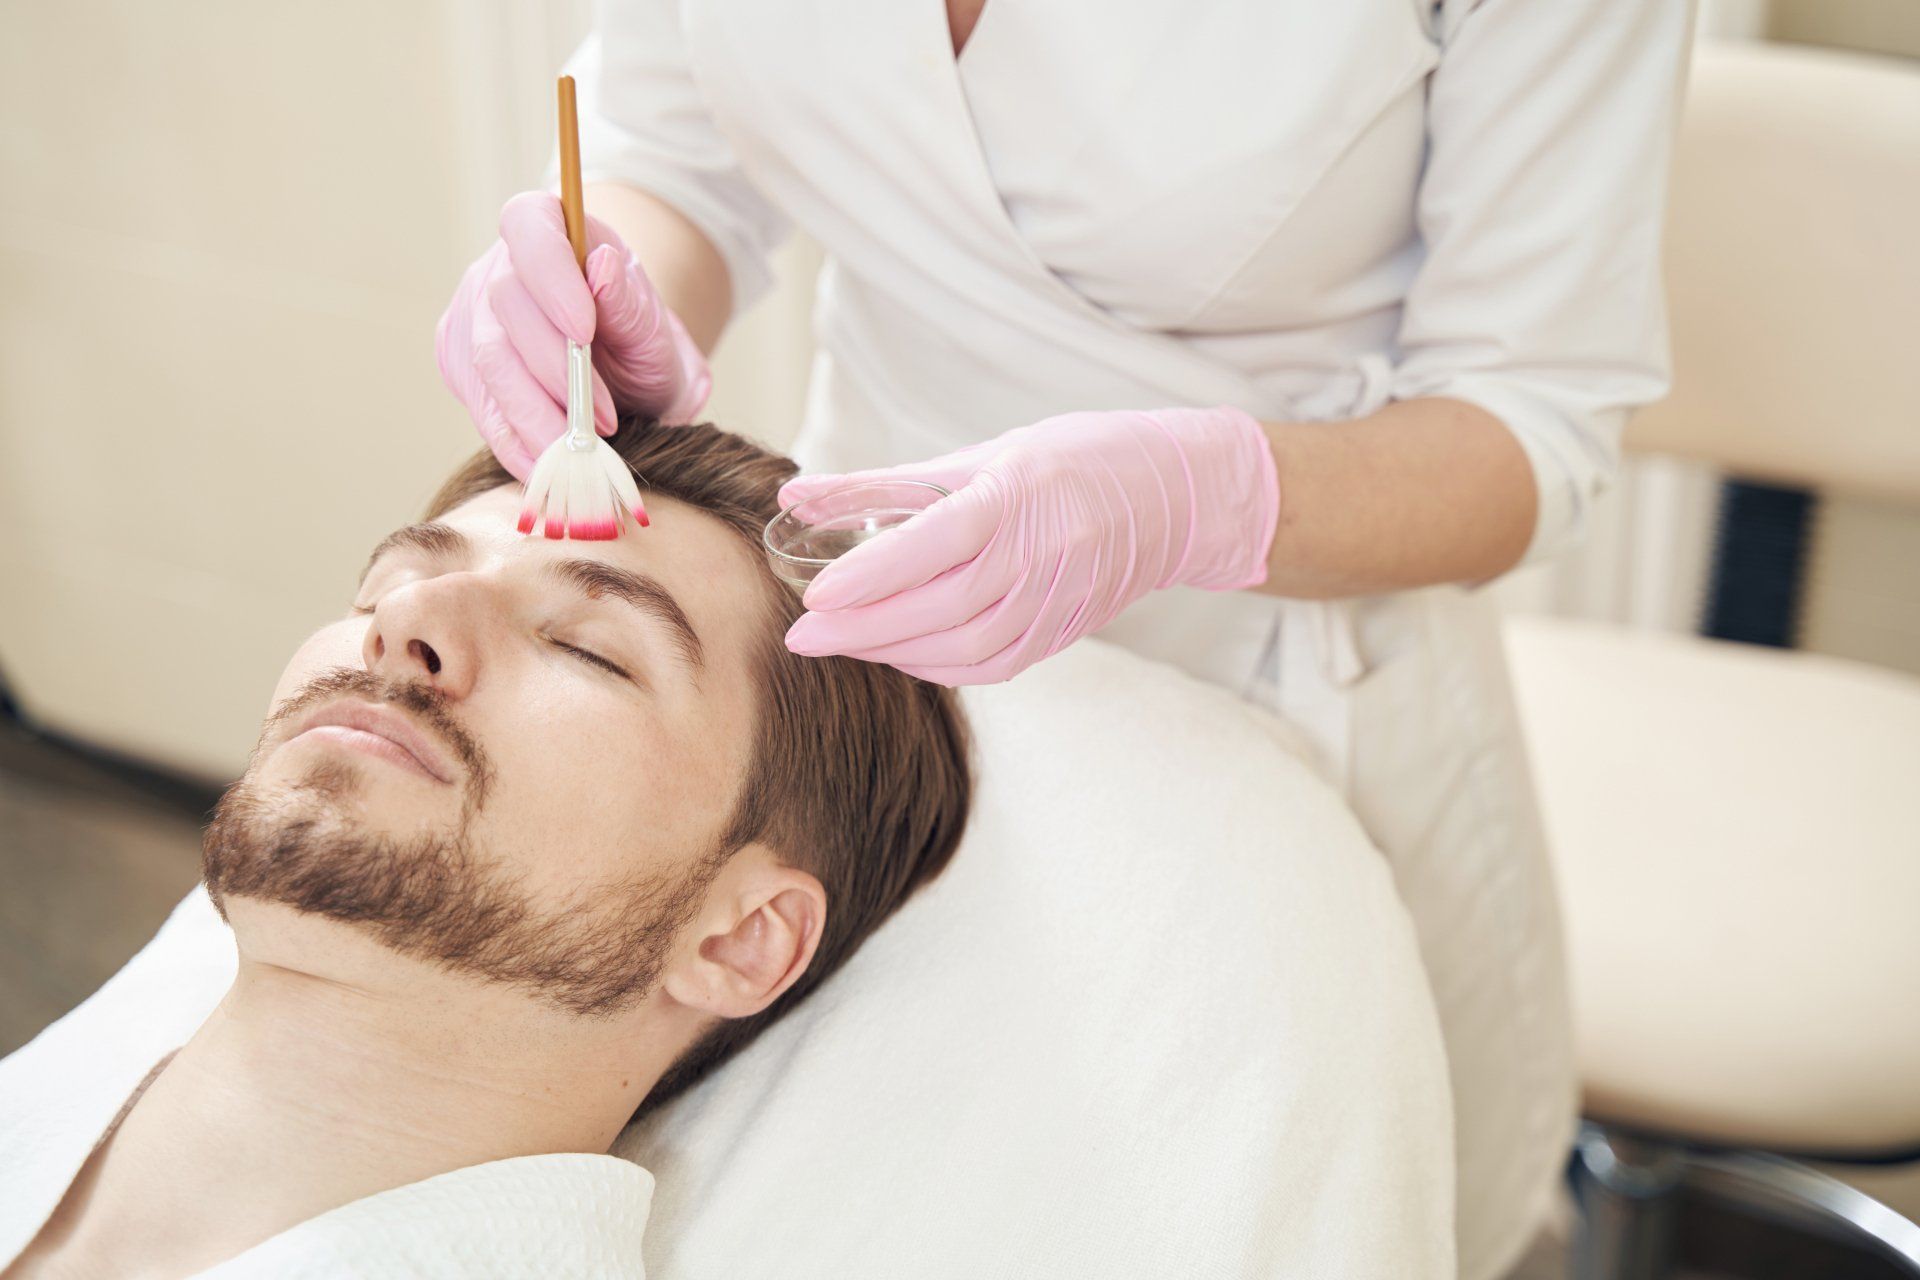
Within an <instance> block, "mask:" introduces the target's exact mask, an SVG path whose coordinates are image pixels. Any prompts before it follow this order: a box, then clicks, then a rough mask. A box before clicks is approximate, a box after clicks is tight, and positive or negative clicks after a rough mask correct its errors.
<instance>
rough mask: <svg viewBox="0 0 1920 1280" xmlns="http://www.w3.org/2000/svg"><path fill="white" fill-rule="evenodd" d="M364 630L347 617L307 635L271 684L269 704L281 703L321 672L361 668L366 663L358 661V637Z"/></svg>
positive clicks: (359, 648)
mask: <svg viewBox="0 0 1920 1280" xmlns="http://www.w3.org/2000/svg"><path fill="white" fill-rule="evenodd" d="M365 633H366V624H365V623H364V622H361V621H357V620H350V621H346V622H336V623H334V624H332V625H331V626H326V627H322V628H321V629H320V630H318V631H316V632H314V633H313V634H312V635H310V636H308V637H307V639H306V642H305V643H304V644H302V645H301V646H300V647H299V648H298V649H296V650H294V653H293V657H292V658H291V659H289V660H288V662H287V665H286V669H285V670H283V671H282V672H281V673H280V681H279V683H278V684H276V685H274V687H273V702H272V704H271V705H272V706H273V707H278V706H280V704H281V703H283V702H285V701H286V700H287V699H288V698H290V697H292V696H293V695H294V694H296V693H298V692H300V690H302V689H303V688H305V687H306V686H307V684H308V683H310V682H311V681H312V680H313V678H314V677H315V676H317V675H319V674H320V673H321V672H323V671H329V670H332V669H334V668H336V667H352V668H354V669H355V670H359V669H361V668H362V667H364V666H365V665H366V664H365V663H363V662H362V661H361V660H360V655H361V640H362V638H363V637H364V635H365Z"/></svg>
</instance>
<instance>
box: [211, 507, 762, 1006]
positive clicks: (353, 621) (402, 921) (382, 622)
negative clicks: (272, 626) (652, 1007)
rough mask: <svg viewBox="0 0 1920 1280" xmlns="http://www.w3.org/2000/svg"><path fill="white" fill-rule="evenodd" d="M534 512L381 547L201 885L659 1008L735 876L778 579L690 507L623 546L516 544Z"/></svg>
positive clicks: (321, 640)
mask: <svg viewBox="0 0 1920 1280" xmlns="http://www.w3.org/2000/svg"><path fill="white" fill-rule="evenodd" d="M518 500H519V499H518V493H517V492H516V490H515V489H513V488H511V487H505V486H503V487H501V488H498V489H494V490H492V491H490V492H488V493H486V494H483V495H481V496H480V497H477V498H474V499H472V500H471V501H469V502H467V503H464V504H463V505H461V506H459V507H457V508H455V509H454V510H453V511H451V512H449V513H447V514H446V515H445V516H443V517H441V518H440V520H438V521H437V522H435V523H434V524H432V525H428V526H415V527H414V528H413V529H412V530H410V531H409V530H403V531H401V532H400V533H399V534H396V535H395V536H394V537H392V538H389V539H388V540H387V541H386V542H385V543H383V544H382V549H381V550H380V551H379V552H378V553H377V554H376V556H375V557H374V559H373V561H372V563H371V564H370V566H369V569H368V571H367V574H366V577H365V579H364V581H363V582H362V584H361V587H360V590H359V592H358V594H357V596H356V598H355V600H354V611H353V612H352V613H351V614H350V615H349V616H347V617H345V618H343V619H342V620H340V621H338V622H334V623H331V624H329V625H327V626H325V627H322V628H321V629H320V630H319V631H317V632H316V633H315V634H314V635H313V636H312V637H310V638H309V639H308V640H307V642H306V643H305V644H304V645H302V646H301V647H300V649H299V651H298V652H296V653H295V654H294V656H293V660H292V661H291V662H290V663H289V664H288V666H287V669H286V671H285V673H284V674H283V675H282V676H281V678H280V683H279V685H278V687H277V688H276V689H275V691H274V710H273V712H272V714H271V715H270V716H269V718H268V721H267V724H266V727H265V729H264V730H263V732H262V735H261V739H260V743H259V745H258V746H257V747H256V748H255V750H254V755H253V758H252V760H251V762H250V764H249V766H248V769H247V772H246V775H245V777H243V778H242V779H241V781H240V782H239V783H237V784H235V786H234V788H233V789H232V790H231V791H230V792H229V794H228V796H227V798H226V799H224V800H223V801H222V803H221V809H220V811H219V812H218V813H217V814H216V816H215V819H214V822H213V823H212V825H211V826H210V828H209V831H208V836H207V850H206V870H207V881H208V887H209V889H210V890H212V891H213V892H214V893H215V895H216V899H217V900H221V901H222V902H223V905H224V901H225V900H226V899H229V898H231V899H257V900H265V901H269V902H278V903H283V904H286V905H291V906H294V907H296V908H298V909H300V910H302V911H307V912H314V913H317V914H320V915H325V916H331V917H334V918H337V919H342V920H348V921H353V922H356V923H357V924H359V925H361V926H364V927H366V928H369V929H372V930H373V931H374V932H375V933H376V934H377V936H379V937H380V938H381V939H382V940H383V941H384V942H386V943H387V944H388V945H389V946H391V947H393V948H394V949H396V950H399V951H402V952H405V953H408V954H413V955H419V956H422V957H424V958H427V959H431V960H435V961H438V962H441V963H444V964H446V965H448V966H449V967H451V968H454V969H456V970H464V971H467V972H472V973H478V974H481V975H483V976H486V977H489V978H492V979H495V980H498V981H503V982H508V983H512V984H515V985H517V986H519V987H522V988H524V989H526V990H528V991H530V992H532V993H534V994H537V995H539V996H541V997H543V998H547V999H551V1000H554V1001H556V1002H558V1003H560V1004H562V1005H564V1006H566V1007H569V1008H574V1009H578V1010H582V1011H598V1010H601V1009H609V1008H615V1007H619V1006H621V1005H623V1004H625V1003H628V1002H629V1001H630V1000H632V999H636V998H638V997H640V996H643V995H644V994H645V992H646V990H647V988H648V987H649V986H650V985H651V983H652V981H653V979H654V977H655V976H656V975H657V973H658V970H659V967H660V964H661V962H662V961H663V960H664V958H665V954H664V953H665V948H666V947H667V946H668V945H670V943H671V941H672V938H671V936H670V935H671V933H672V932H673V931H674V930H675V929H677V927H678V925H679V924H681V923H684V921H685V920H686V919H687V918H689V917H690V915H691V913H692V912H693V910H695V909H696V908H697V907H698V905H699V902H700V898H701V896H702V895H703V894H704V890H705V888H706V884H707V881H708V879H710V877H711V874H712V873H713V872H714V871H716V870H717V869H718V867H717V863H716V862H715V861H714V859H713V857H712V855H713V854H714V853H715V852H716V850H715V845H716V842H717V839H718V837H719V835H720V834H721V830H722V828H723V827H724V825H725V823H726V821H727V819H728V817H729V815H730V814H731V812H732V809H733V804H734V801H735V799H736V796H737V794H738V791H739V788H740V785H741V782H742V780H743V778H744V777H745V774H746V769H747V765H748V763H749V759H750V755H751V750H752V743H751V734H752V730H753V719H754V705H753V698H754V693H753V681H752V678H751V674H750V670H749V655H750V654H751V653H752V651H753V647H754V646H756V645H758V644H762V643H764V642H765V638H766V637H765V628H766V626H767V625H768V623H767V622H766V620H765V615H764V604H763V598H762V595H761V592H762V590H763V588H762V586H761V582H760V577H761V572H762V571H761V569H760V568H759V567H758V566H756V565H755V564H753V563H752V561H751V559H750V550H749V548H747V547H745V546H743V545H742V544H741V542H740V540H739V538H738V537H737V536H736V535H734V534H732V533H731V532H730V531H729V530H727V529H726V528H725V527H724V526H723V525H721V524H720V522H719V521H717V520H716V519H714V518H713V517H711V516H709V515H706V514H705V513H703V512H701V511H699V510H697V509H695V508H693V507H689V506H687V505H685V504H682V503H678V502H675V501H672V500H671V499H667V498H663V497H654V498H652V499H650V500H649V502H648V510H649V514H650V515H651V517H652V521H653V523H652V525H651V527H649V528H647V529H645V530H639V529H636V528H628V529H627V530H626V531H625V532H624V533H623V534H622V536H621V537H619V538H617V539H615V540H613V541H610V542H572V541H559V542H550V541H547V540H545V539H543V538H530V537H525V536H522V535H521V534H519V533H516V532H515V531H514V517H515V515H516V513H517V509H518ZM612 668H618V670H614V669H612ZM388 734H391V735H393V737H392V738H389V737H388V736H386V735H388ZM395 738H397V739H398V741H399V745H397V744H396V742H395V741H394V740H393V739H395ZM409 747H411V748H412V749H411V750H409ZM416 757H423V759H416ZM663 935H665V936H663Z"/></svg>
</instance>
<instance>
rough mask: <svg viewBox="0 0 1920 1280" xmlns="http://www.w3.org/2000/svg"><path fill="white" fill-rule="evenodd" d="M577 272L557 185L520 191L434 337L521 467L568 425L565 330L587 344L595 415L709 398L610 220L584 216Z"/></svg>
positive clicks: (465, 400) (452, 387) (697, 367)
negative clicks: (552, 190)
mask: <svg viewBox="0 0 1920 1280" xmlns="http://www.w3.org/2000/svg"><path fill="white" fill-rule="evenodd" d="M587 246H588V248H587V269H586V274H585V276H584V277H583V276H582V275H581V272H580V267H579V265H578V264H577V263H575V262H574V260H573V249H572V247H571V246H570V245H569V244H568V243H567V226H566V220H565V219H564V218H563V217H562V216H561V213H560V200H559V198H558V197H556V196H554V195H551V194H549V193H548V192H545V191H528V192H524V193H522V194H520V195H517V196H515V197H514V198H513V199H511V200H509V201H507V204H506V207H505V208H503V209H502V210H501V211H500V239H499V240H498V241H497V242H495V244H494V246H493V247H492V248H491V249H489V250H487V251H486V252H485V253H484V254H482V255H481V256H480V258H479V260H478V261H476V262H475V263H474V264H473V265H472V266H471V267H468V268H467V273H466V275H465V276H464V277H462V278H461V281H460V287H459V289H457V290H456V291H455V292H454V295H453V301H452V302H450V303H449V304H448V305H447V310H446V314H445V315H443V316H441V317H440V327H439V329H438V331H437V333H436V335H435V337H436V340H435V349H436V352H437V354H438V355H439V358H440V377H441V378H442V380H444V381H445V382H446V384H447V389H448V390H449V391H452V392H453V394H454V398H455V399H457V400H459V401H460V403H461V404H464V405H465V406H467V412H468V413H470V414H472V415H473V422H474V425H475V426H476V427H478V428H479V430H480V436H481V438H482V439H483V440H485V441H486V442H487V446H488V447H489V448H491V449H492V450H493V452H494V456H496V457H498V458H499V459H500V463H501V465H502V466H504V467H506V469H507V470H508V471H510V472H512V473H513V474H514V475H515V476H517V477H519V478H520V479H522V480H524V479H526V476H527V473H528V472H529V471H531V470H532V469H533V463H534V460H535V459H536V458H538V457H539V456H540V452H541V450H543V449H545V448H546V447H547V446H548V445H550V444H552V443H553V442H554V441H555V440H557V439H558V438H559V437H560V436H561V435H563V434H564V433H565V432H566V429H567V339H569V338H571V339H573V340H574V341H575V342H582V343H585V342H591V343H592V344H593V367H594V379H593V420H594V426H595V427H597V428H598V429H599V431H600V434H602V435H612V434H613V432H614V428H615V426H616V425H617V417H618V415H619V414H634V413H638V414H646V415H649V416H653V417H657V418H659V419H660V420H661V421H662V422H668V423H673V424H680V423H686V422H691V421H692V420H693V417H694V415H695V414H697V413H699V412H700V409H701V406H703V405H705V404H706V402H707V392H708V391H709V390H710V389H711V388H712V386H713V376H712V374H711V373H709V371H708V369H707V360H706V357H705V356H704V355H702V354H701V352H700V348H699V347H698V346H696V345H695V344H694V342H693V339H691V338H690V337H688V336H687V331H686V329H685V327H683V326H682V325H681V323H680V318H679V317H678V316H676V315H674V314H673V311H672V309H671V308H669V307H668V306H667V304H666V303H665V302H663V301H661V299H660V295H659V294H657V293H655V292H654V289H653V285H652V284H650V283H649V282H648V280H647V277H646V273H645V272H643V271H641V269H640V264H639V263H638V262H637V261H635V260H634V256H633V254H632V253H630V252H629V251H628V249H627V246H626V245H624V244H622V243H621V241H620V237H619V236H617V235H615V234H614V232H613V230H612V228H610V227H608V226H607V224H606V223H604V222H601V221H600V220H599V219H598V218H593V217H589V218H588V219H587Z"/></svg>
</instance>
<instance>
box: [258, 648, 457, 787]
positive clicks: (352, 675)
mask: <svg viewBox="0 0 1920 1280" xmlns="http://www.w3.org/2000/svg"><path fill="white" fill-rule="evenodd" d="M344 697H357V698H361V699H364V700H365V701H367V702H376V703H377V702H385V703H391V704H392V705H393V706H396V707H399V708H400V709H402V710H404V711H407V712H410V713H411V714H412V716H413V718H414V719H415V721H417V722H418V723H419V724H420V725H421V726H422V727H423V728H425V729H426V730H427V732H429V733H431V734H432V735H433V736H435V737H436V738H438V739H439V740H440V743H441V745H443V746H445V747H446V748H447V749H448V751H450V752H451V753H452V754H453V756H454V758H455V759H456V760H457V761H459V763H460V765H461V766H462V768H463V769H464V770H465V771H466V775H467V779H468V783H467V785H468V796H467V807H468V809H469V811H473V810H477V809H479V808H480V807H481V805H483V804H485V803H486V797H487V792H488V791H489V790H490V789H491V786H492V783H493V762H492V760H491V759H489V758H488V756H487V753H486V751H485V749H483V748H482V747H481V745H480V743H479V741H478V740H477V739H475V738H474V736H473V735H472V734H471V733H469V732H467V730H466V728H465V727H464V726H462V725H461V723H460V722H459V720H457V719H456V718H455V717H454V715H453V712H452V711H451V710H450V709H449V706H448V703H449V702H450V701H451V699H449V698H448V697H447V695H446V694H445V693H442V692H441V691H440V690H439V689H436V688H434V687H433V686H432V685H431V684H428V683H427V682H426V681H424V680H400V681H387V680H382V679H381V678H380V677H378V676H376V675H374V674H373V672H371V671H367V670H364V669H362V668H360V667H329V668H328V669H327V670H325V671H322V672H321V673H320V674H319V675H317V676H315V677H313V679H311V680H309V681H307V682H306V683H305V684H303V685H301V686H300V688H299V689H298V690H296V691H295V692H294V693H293V694H292V695H290V696H289V697H288V698H287V700H286V701H285V702H283V703H281V704H280V705H279V706H278V707H276V708H274V710H273V713H272V714H271V715H269V716H268V717H267V720H266V723H265V724H264V725H263V726H262V727H261V730H260V740H259V741H258V742H257V743H255V744H254V748H253V754H254V757H255V758H256V759H257V758H258V757H259V754H260V751H261V748H263V747H264V746H265V745H266V743H267V740H268V739H269V738H271V737H272V736H273V733H274V730H275V729H277V728H279V727H280V726H282V725H284V724H286V723H287V722H288V721H290V720H292V719H294V718H295V717H297V716H299V715H301V714H303V713H304V712H306V711H309V710H311V709H312V708H314V707H316V706H319V705H321V704H322V703H327V702H332V701H333V700H334V699H336V698H344Z"/></svg>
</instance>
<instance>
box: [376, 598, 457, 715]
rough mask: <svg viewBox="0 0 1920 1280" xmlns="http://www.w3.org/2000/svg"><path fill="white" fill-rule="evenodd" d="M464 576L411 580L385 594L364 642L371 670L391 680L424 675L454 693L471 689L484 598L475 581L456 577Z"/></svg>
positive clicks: (436, 685)
mask: <svg viewBox="0 0 1920 1280" xmlns="http://www.w3.org/2000/svg"><path fill="white" fill-rule="evenodd" d="M459 576H461V575H457V574H448V575H442V576H440V577H436V578H429V579H427V580H425V581H422V582H411V583H408V584H406V585H405V586H401V587H396V588H394V589H393V590H391V591H388V592H387V593H386V594H385V595H383V596H382V597H381V598H380V602H379V604H377V605H375V606H374V610H373V623H372V625H371V626H369V627H368V628H367V634H366V638H365V639H364V640H363V641H362V642H361V659H362V661H363V662H364V663H365V664H366V668H367V670H368V671H370V672H372V673H373V674H375V675H377V676H380V677H382V678H383V679H385V680H389V681H401V680H425V681H426V682H428V683H429V684H432V685H433V686H434V687H435V688H437V689H439V690H440V691H441V692H442V693H445V694H446V695H448V696H449V697H453V698H464V697H465V696H466V695H467V694H468V692H470V691H471V690H472V688H473V682H474V678H475V676H476V675H477V674H478V672H479V658H480V649H479V645H478V644H477V643H476V639H475V637H476V633H477V630H478V628H477V626H476V625H475V624H476V621H477V611H478V609H479V608H480V602H479V601H478V600H477V599H475V596H476V595H477V594H478V593H477V592H476V591H475V590H474V589H473V587H472V586H462V585H461V584H460V583H457V582H455V581H453V580H452V579H454V578H457V577H459Z"/></svg>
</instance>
